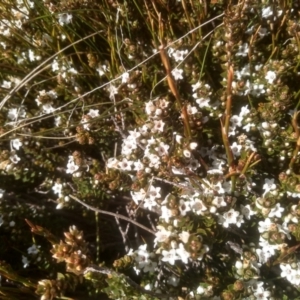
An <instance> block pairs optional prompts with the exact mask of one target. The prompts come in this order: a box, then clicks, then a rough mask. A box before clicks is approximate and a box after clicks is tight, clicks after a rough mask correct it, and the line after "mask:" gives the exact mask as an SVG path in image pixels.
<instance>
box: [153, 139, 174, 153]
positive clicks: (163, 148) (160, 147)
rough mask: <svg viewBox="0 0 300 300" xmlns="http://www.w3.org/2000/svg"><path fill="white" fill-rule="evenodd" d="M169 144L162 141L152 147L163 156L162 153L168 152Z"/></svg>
mask: <svg viewBox="0 0 300 300" xmlns="http://www.w3.org/2000/svg"><path fill="white" fill-rule="evenodd" d="M169 148H170V146H169V145H167V144H165V143H163V142H160V143H159V145H158V146H157V147H156V148H154V149H155V151H157V152H158V155H159V156H163V155H167V154H168V150H169Z"/></svg>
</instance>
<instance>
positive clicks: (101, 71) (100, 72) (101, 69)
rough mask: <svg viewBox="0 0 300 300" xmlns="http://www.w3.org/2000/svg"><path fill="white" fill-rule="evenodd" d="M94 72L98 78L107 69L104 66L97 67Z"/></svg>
mask: <svg viewBox="0 0 300 300" xmlns="http://www.w3.org/2000/svg"><path fill="white" fill-rule="evenodd" d="M96 71H97V72H98V73H99V76H100V77H101V76H103V75H104V74H105V72H107V71H108V67H107V66H106V65H102V66H99V67H98V68H97V69H96Z"/></svg>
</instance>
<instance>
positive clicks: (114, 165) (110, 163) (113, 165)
mask: <svg viewBox="0 0 300 300" xmlns="http://www.w3.org/2000/svg"><path fill="white" fill-rule="evenodd" d="M118 164H119V161H118V160H117V159H116V158H115V157H111V158H109V159H108V160H107V163H106V167H107V168H109V169H118Z"/></svg>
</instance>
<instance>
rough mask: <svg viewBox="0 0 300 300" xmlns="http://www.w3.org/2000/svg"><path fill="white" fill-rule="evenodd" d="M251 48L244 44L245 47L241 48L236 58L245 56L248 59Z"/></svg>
mask: <svg viewBox="0 0 300 300" xmlns="http://www.w3.org/2000/svg"><path fill="white" fill-rule="evenodd" d="M248 51H249V46H248V44H247V43H244V44H243V45H241V46H239V49H238V52H237V53H236V56H244V57H246V56H247V55H248Z"/></svg>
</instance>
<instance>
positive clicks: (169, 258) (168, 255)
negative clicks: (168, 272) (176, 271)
mask: <svg viewBox="0 0 300 300" xmlns="http://www.w3.org/2000/svg"><path fill="white" fill-rule="evenodd" d="M162 255H163V258H162V259H161V260H162V261H164V262H168V263H169V264H171V265H174V264H175V261H176V260H179V259H180V256H179V255H177V253H176V249H171V250H169V251H167V250H163V251H162Z"/></svg>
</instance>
